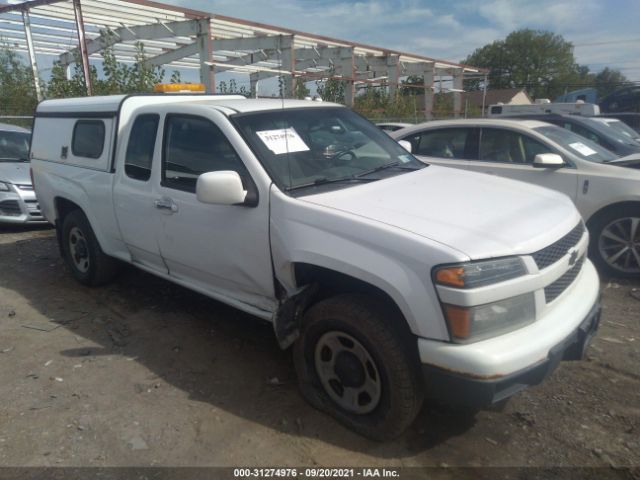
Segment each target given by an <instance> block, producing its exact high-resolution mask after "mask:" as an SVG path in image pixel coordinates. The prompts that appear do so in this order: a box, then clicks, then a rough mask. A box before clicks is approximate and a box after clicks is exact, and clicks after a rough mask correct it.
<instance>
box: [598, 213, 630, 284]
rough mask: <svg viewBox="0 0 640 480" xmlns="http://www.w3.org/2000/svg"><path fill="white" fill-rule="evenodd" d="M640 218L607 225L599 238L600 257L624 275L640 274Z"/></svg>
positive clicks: (618, 219) (622, 219)
mask: <svg viewBox="0 0 640 480" xmlns="http://www.w3.org/2000/svg"><path fill="white" fill-rule="evenodd" d="M639 226H640V217H622V218H617V219H615V220H613V221H612V222H611V223H609V224H608V225H606V226H605V227H604V228H603V229H602V232H601V233H600V236H599V238H598V250H599V253H600V256H601V257H602V258H603V259H604V260H605V261H606V262H607V263H608V264H609V265H610V266H611V267H613V268H614V269H616V270H618V271H620V272H623V273H632V274H637V273H640V228H639Z"/></svg>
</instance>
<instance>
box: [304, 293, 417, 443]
mask: <svg viewBox="0 0 640 480" xmlns="http://www.w3.org/2000/svg"><path fill="white" fill-rule="evenodd" d="M402 321H404V319H403V318H401V317H400V316H399V315H397V314H396V313H395V312H394V311H393V310H391V309H389V308H386V305H384V304H382V303H381V302H378V301H376V300H375V299H374V298H371V297H367V296H364V295H339V296H337V297H333V298H330V299H327V300H323V301H321V302H319V303H317V304H316V305H314V306H313V307H312V308H311V309H310V310H309V311H308V312H307V314H306V315H305V318H304V322H303V325H302V328H301V335H300V338H299V339H298V341H297V343H296V344H295V346H294V353H293V354H294V363H295V367H296V372H297V374H298V382H299V386H300V390H301V392H302V394H303V396H304V397H305V398H306V399H307V401H309V403H311V404H312V405H313V406H314V407H316V408H318V409H320V410H322V411H324V412H327V413H329V414H330V415H332V416H333V417H335V418H336V419H337V420H339V421H340V422H341V423H343V424H344V425H346V426H347V427H349V428H351V429H352V430H355V431H356V432H358V433H360V434H361V435H363V436H365V437H368V438H371V439H373V440H379V441H382V440H389V439H392V438H394V437H397V436H398V435H400V434H401V433H402V432H403V431H404V430H405V429H406V428H407V427H408V426H409V425H410V424H411V423H412V422H413V420H414V419H415V417H416V415H417V414H418V412H419V410H420V408H421V406H422V401H423V388H422V382H421V380H420V374H419V369H418V364H419V360H418V355H417V351H416V348H415V346H412V344H411V343H410V342H411V340H412V339H411V336H410V335H404V334H403V331H402V329H401V328H399V324H398V323H395V324H394V323H393V322H402ZM414 341H415V340H414Z"/></svg>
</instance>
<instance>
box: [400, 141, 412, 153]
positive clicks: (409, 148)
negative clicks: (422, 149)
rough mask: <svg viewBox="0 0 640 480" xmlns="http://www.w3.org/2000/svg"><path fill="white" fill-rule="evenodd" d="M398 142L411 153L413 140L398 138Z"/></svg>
mask: <svg viewBox="0 0 640 480" xmlns="http://www.w3.org/2000/svg"><path fill="white" fill-rule="evenodd" d="M398 143H399V144H400V146H401V147H402V148H404V149H405V150H406V151H407V152H409V153H411V142H408V141H406V140H398Z"/></svg>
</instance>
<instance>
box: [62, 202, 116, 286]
mask: <svg viewBox="0 0 640 480" xmlns="http://www.w3.org/2000/svg"><path fill="white" fill-rule="evenodd" d="M60 238H61V241H62V252H63V256H64V259H65V262H66V263H67V266H68V267H69V269H70V270H71V273H72V274H73V276H74V277H75V278H76V280H78V281H79V282H80V283H82V284H84V285H88V286H98V285H103V284H105V283H108V282H109V281H110V280H112V279H113V277H114V276H115V275H116V273H117V272H118V262H117V260H116V259H114V258H112V257H109V256H108V255H106V254H105V253H104V252H103V251H102V249H101V248H100V244H99V243H98V240H97V239H96V236H95V234H94V233H93V229H92V228H91V225H90V224H89V220H87V217H86V216H85V214H84V213H82V211H80V210H74V211H73V212H71V213H69V214H68V215H67V216H66V217H65V218H64V222H63V223H62V235H61V237H60Z"/></svg>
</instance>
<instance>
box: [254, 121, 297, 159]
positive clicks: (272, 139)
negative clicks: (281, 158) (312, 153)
mask: <svg viewBox="0 0 640 480" xmlns="http://www.w3.org/2000/svg"><path fill="white" fill-rule="evenodd" d="M256 134H257V135H258V137H260V140H262V141H263V143H264V144H265V145H266V146H267V148H268V149H269V150H271V151H272V152H273V153H275V154H276V155H281V154H283V153H287V152H289V153H294V152H306V151H307V150H309V147H308V146H307V144H306V143H304V140H302V138H300V135H298V132H296V131H295V129H293V128H292V127H290V128H280V129H278V130H263V131H262V132H256Z"/></svg>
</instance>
